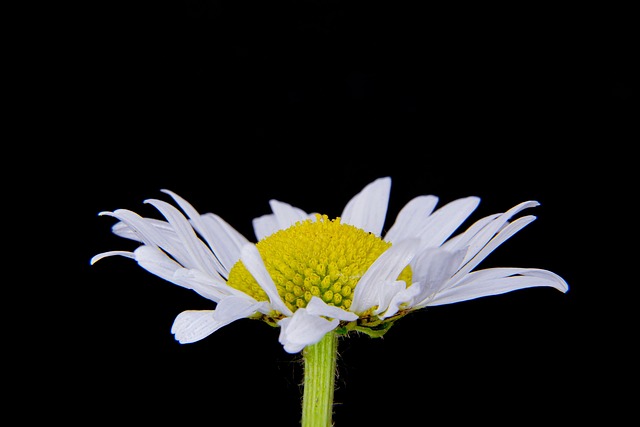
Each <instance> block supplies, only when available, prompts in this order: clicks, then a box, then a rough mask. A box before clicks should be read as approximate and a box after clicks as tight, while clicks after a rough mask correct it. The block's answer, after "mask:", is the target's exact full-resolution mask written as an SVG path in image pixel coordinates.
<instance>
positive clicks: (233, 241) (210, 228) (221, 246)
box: [202, 213, 250, 277]
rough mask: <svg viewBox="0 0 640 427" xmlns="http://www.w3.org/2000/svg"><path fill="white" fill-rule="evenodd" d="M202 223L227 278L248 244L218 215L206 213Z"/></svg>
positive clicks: (244, 238) (246, 240) (247, 241)
mask: <svg viewBox="0 0 640 427" xmlns="http://www.w3.org/2000/svg"><path fill="white" fill-rule="evenodd" d="M202 222H203V226H204V227H205V228H206V229H207V234H209V235H210V236H211V237H210V238H211V242H212V243H211V244H210V246H211V249H212V250H213V253H214V254H215V255H216V257H217V258H218V259H219V260H220V263H221V264H222V265H223V266H224V268H225V269H226V272H227V274H226V275H225V277H229V273H228V272H229V271H231V269H232V268H233V266H234V265H235V263H236V262H238V260H239V259H240V251H241V250H242V247H243V246H244V245H246V244H247V243H250V242H249V240H248V239H247V238H246V237H244V236H243V235H242V234H241V233H240V232H238V231H237V230H236V229H235V228H233V227H232V226H231V225H229V224H228V223H227V222H226V221H225V220H223V219H222V218H220V217H219V216H218V215H215V214H212V213H206V214H204V215H202ZM213 245H215V246H213Z"/></svg>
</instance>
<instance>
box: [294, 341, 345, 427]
mask: <svg viewBox="0 0 640 427" xmlns="http://www.w3.org/2000/svg"><path fill="white" fill-rule="evenodd" d="M337 355H338V335H336V334H335V333H334V332H333V331H331V332H329V333H327V334H326V335H325V336H324V337H323V338H322V339H321V340H320V341H318V342H317V343H316V344H313V345H310V346H307V347H305V349H304V350H303V356H304V394H303V397H302V427H330V426H331V425H332V421H331V417H332V415H333V391H334V388H335V377H336V357H337Z"/></svg>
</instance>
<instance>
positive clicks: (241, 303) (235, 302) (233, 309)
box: [213, 297, 268, 325]
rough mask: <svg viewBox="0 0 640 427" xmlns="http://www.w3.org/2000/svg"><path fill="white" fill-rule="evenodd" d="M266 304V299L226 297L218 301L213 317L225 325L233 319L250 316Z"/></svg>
mask: <svg viewBox="0 0 640 427" xmlns="http://www.w3.org/2000/svg"><path fill="white" fill-rule="evenodd" d="M266 304H268V303H267V302H266V301H256V300H254V299H253V298H244V297H228V298H225V299H223V300H222V301H220V302H219V303H218V305H217V306H216V310H215V311H214V313H213V318H214V319H215V320H217V321H218V322H221V323H224V324H225V325H227V324H229V323H231V322H233V321H235V320H238V319H242V318H246V317H250V316H251V315H253V314H254V313H255V312H256V311H258V310H259V309H260V308H261V307H263V306H264V305H266Z"/></svg>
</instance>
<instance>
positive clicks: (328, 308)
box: [306, 296, 358, 321]
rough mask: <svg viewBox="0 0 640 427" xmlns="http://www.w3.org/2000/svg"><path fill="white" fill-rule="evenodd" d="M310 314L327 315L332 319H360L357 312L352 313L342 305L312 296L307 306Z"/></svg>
mask: <svg viewBox="0 0 640 427" xmlns="http://www.w3.org/2000/svg"><path fill="white" fill-rule="evenodd" d="M306 309H307V311H308V312H309V314H313V315H316V316H325V317H329V318H331V319H339V320H347V321H353V320H356V319H358V315H357V314H355V313H351V312H350V311H346V310H343V309H341V308H340V307H336V306H333V305H329V304H327V303H325V302H324V301H322V300H321V299H320V298H318V297H315V296H314V297H311V301H309V303H308V304H307V307H306Z"/></svg>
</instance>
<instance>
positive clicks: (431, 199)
mask: <svg viewBox="0 0 640 427" xmlns="http://www.w3.org/2000/svg"><path fill="white" fill-rule="evenodd" d="M437 204H438V198H437V197H436V196H431V195H429V196H418V197H416V198H414V199H413V200H411V201H409V203H407V204H406V205H404V207H403V208H402V209H401V210H400V212H399V213H398V216H397V217H396V220H395V222H394V223H393V225H392V226H391V228H390V229H389V231H388V232H387V233H386V234H385V236H384V240H386V241H387V242H392V243H395V242H398V241H400V240H403V239H407V238H410V237H415V236H416V234H417V233H416V230H421V229H422V228H424V227H425V225H426V223H427V221H428V218H429V215H431V212H433V209H434V208H435V207H436V205H437Z"/></svg>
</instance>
